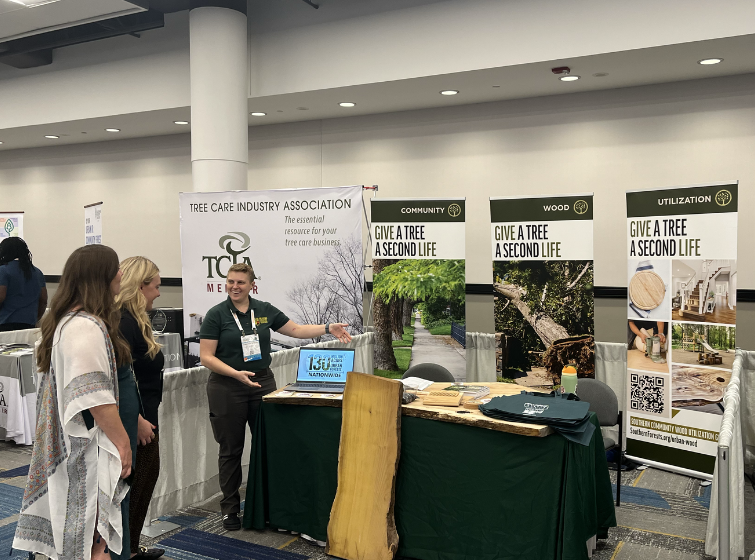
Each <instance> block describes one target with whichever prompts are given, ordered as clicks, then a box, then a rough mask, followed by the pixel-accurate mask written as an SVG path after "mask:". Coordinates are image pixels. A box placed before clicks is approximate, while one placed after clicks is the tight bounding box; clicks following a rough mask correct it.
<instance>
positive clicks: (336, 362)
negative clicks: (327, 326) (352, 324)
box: [296, 348, 354, 383]
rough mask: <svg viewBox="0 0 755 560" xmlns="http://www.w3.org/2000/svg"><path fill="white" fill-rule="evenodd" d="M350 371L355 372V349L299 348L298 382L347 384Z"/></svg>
mask: <svg viewBox="0 0 755 560" xmlns="http://www.w3.org/2000/svg"><path fill="white" fill-rule="evenodd" d="M350 371H354V349H353V348H299V369H298V371H297V372H296V380H297V381H330V382H331V383H346V374H347V373H348V372H350Z"/></svg>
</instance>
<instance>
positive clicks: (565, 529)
mask: <svg viewBox="0 0 755 560" xmlns="http://www.w3.org/2000/svg"><path fill="white" fill-rule="evenodd" d="M592 422H593V423H594V424H595V425H596V427H597V424H598V422H597V419H596V418H595V416H594V415H593V418H592ZM340 430H341V409H340V408H330V407H319V406H296V405H282V404H272V403H267V402H266V403H264V404H263V405H262V407H260V416H259V418H258V422H257V428H256V430H255V434H254V440H253V442H252V457H251V464H250V466H249V482H248V485H247V493H246V506H245V510H244V527H246V528H253V529H264V528H265V522H266V521H269V523H270V526H272V527H277V528H283V529H289V530H292V531H298V532H301V533H305V534H307V535H310V536H312V537H314V538H316V539H318V540H325V539H326V537H327V527H328V520H329V518H330V508H331V505H332V503H333V499H334V497H335V494H336V488H337V484H338V480H337V468H338V445H339V438H340ZM365 499H366V500H369V499H370V498H369V496H365ZM395 514H396V526H397V529H398V534H399V550H398V554H399V556H405V557H409V558H418V559H422V560H462V559H463V560H470V559H491V560H492V559H514V558H517V559H518V558H537V559H538V560H543V559H551V558H553V559H564V560H572V559H574V560H576V559H580V560H582V559H586V558H587V557H588V556H587V547H586V541H587V540H588V539H589V538H590V537H592V536H594V535H596V534H597V535H598V537H605V536H606V534H607V530H608V527H613V526H615V525H616V518H615V513H614V506H613V500H612V494H611V482H610V479H609V476H608V469H607V465H606V459H605V453H604V451H603V442H602V437H601V435H600V429H599V428H598V429H596V430H595V435H594V436H593V439H592V442H591V443H590V445H589V446H582V445H577V444H574V443H570V442H568V441H567V440H566V439H564V438H563V437H561V436H560V435H558V434H553V435H551V436H548V437H545V438H535V437H526V436H519V435H515V434H508V433H503V432H496V431H492V430H485V429H480V428H474V427H471V426H464V425H459V424H450V423H446V422H437V421H433V420H425V419H421V418H413V417H407V416H404V417H402V418H401V457H400V462H399V469H398V477H397V482H396V505H395Z"/></svg>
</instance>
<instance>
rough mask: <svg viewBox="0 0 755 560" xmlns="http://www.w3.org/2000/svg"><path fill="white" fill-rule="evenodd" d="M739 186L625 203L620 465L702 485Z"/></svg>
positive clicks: (721, 382) (715, 414) (716, 409)
mask: <svg viewBox="0 0 755 560" xmlns="http://www.w3.org/2000/svg"><path fill="white" fill-rule="evenodd" d="M737 191H738V189H737V184H736V183H727V184H717V185H706V186H696V187H684V188H674V189H665V190H653V191H634V192H628V193H627V244H628V246H627V255H628V259H629V260H628V280H627V281H628V294H627V296H628V297H627V319H628V320H627V348H628V349H627V368H628V378H627V407H626V410H627V413H626V416H625V418H626V422H627V425H626V434H627V449H626V451H627V455H628V456H631V457H632V458H634V459H637V460H639V461H642V462H645V463H649V464H653V465H656V466H660V467H662V468H667V469H670V470H676V471H679V472H682V473H685V474H691V475H694V476H703V477H710V476H711V475H712V474H713V468H714V466H715V460H716V448H717V442H718V431H719V428H720V425H721V417H722V415H723V407H722V402H723V394H724V390H725V389H726V385H727V384H728V383H729V379H730V378H731V368H732V365H733V363H734V349H735V347H736V315H737V202H738V200H737V198H738V194H737Z"/></svg>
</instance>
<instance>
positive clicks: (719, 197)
mask: <svg viewBox="0 0 755 560" xmlns="http://www.w3.org/2000/svg"><path fill="white" fill-rule="evenodd" d="M733 198H734V197H733V196H731V193H730V192H729V191H727V190H726V189H721V190H720V191H718V192H717V193H716V198H715V200H716V204H718V205H719V206H726V205H727V204H729V203H730V202H731V201H732V199H733Z"/></svg>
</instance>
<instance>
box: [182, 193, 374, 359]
mask: <svg viewBox="0 0 755 560" xmlns="http://www.w3.org/2000/svg"><path fill="white" fill-rule="evenodd" d="M179 204H180V209H181V263H182V264H181V269H182V274H183V301H184V331H185V334H186V335H187V336H197V335H198V334H199V329H200V327H201V324H202V319H203V318H204V315H205V313H206V312H207V310H208V309H209V308H210V307H212V306H213V305H216V304H218V303H220V302H222V301H223V300H224V299H225V298H226V297H227V294H226V292H225V278H226V273H227V271H228V268H229V267H230V266H231V265H232V264H235V263H242V262H243V263H247V264H250V265H252V267H253V268H254V273H255V275H256V276H257V280H256V288H255V290H254V291H253V292H252V293H251V294H250V295H251V296H252V297H253V298H255V299H259V300H263V301H267V302H270V303H271V304H272V305H274V306H275V307H277V308H278V309H280V310H281V311H283V312H284V313H285V314H286V315H287V316H288V317H289V318H290V319H291V320H292V321H295V322H297V323H300V324H305V323H311V324H322V323H348V324H349V331H350V332H352V333H353V334H357V333H361V332H363V328H362V308H363V302H362V291H363V286H364V269H363V255H362V187H360V186H355V187H333V188H330V187H328V188H314V189H281V190H269V191H229V192H217V193H199V192H197V193H181V194H180V197H179ZM272 339H273V342H274V343H275V342H278V343H282V344H285V345H289V346H298V345H302V344H306V343H308V342H310V341H309V340H299V339H294V338H290V337H286V336H283V335H281V334H276V333H273V335H272Z"/></svg>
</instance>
